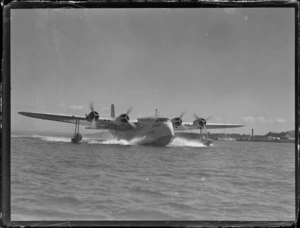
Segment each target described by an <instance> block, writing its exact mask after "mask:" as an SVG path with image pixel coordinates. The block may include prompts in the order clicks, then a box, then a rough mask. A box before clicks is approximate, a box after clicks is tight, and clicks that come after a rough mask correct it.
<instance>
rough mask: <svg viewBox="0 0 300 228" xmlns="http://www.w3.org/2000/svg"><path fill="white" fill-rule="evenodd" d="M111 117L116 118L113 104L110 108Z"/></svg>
mask: <svg viewBox="0 0 300 228" xmlns="http://www.w3.org/2000/svg"><path fill="white" fill-rule="evenodd" d="M110 116H111V117H113V118H115V106H114V105H113V104H111V107H110Z"/></svg>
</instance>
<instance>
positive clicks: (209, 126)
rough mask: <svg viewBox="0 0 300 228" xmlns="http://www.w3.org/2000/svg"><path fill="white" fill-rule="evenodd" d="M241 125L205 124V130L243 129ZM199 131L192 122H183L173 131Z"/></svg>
mask: <svg viewBox="0 0 300 228" xmlns="http://www.w3.org/2000/svg"><path fill="white" fill-rule="evenodd" d="M243 126H245V125H242V124H223V123H207V124H206V129H224V128H237V127H243ZM193 129H199V127H198V126H196V125H194V123H193V122H183V123H182V124H181V125H180V126H178V127H174V130H175V131H184V130H193Z"/></svg>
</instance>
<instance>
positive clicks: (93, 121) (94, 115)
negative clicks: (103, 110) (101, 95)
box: [86, 102, 99, 128]
mask: <svg viewBox="0 0 300 228" xmlns="http://www.w3.org/2000/svg"><path fill="white" fill-rule="evenodd" d="M89 106H90V110H91V112H90V113H89V114H88V115H86V119H87V120H88V121H90V122H91V127H92V128H96V120H97V119H99V114H98V112H96V111H95V109H94V103H93V102H90V105H89Z"/></svg>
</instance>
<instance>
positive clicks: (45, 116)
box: [19, 112, 135, 131]
mask: <svg viewBox="0 0 300 228" xmlns="http://www.w3.org/2000/svg"><path fill="white" fill-rule="evenodd" d="M19 114H21V115H23V116H27V117H31V118H36V119H42V120H51V121H57V122H64V123H72V124H75V123H76V120H79V124H80V125H83V126H86V128H87V129H104V130H120V131H126V130H132V129H133V127H132V124H133V123H135V122H132V121H131V122H130V123H120V122H119V121H118V120H117V119H116V118H112V117H105V118H101V117H100V118H99V119H97V120H96V121H95V124H92V122H90V121H87V119H86V116H77V115H62V114H53V113H34V112H19Z"/></svg>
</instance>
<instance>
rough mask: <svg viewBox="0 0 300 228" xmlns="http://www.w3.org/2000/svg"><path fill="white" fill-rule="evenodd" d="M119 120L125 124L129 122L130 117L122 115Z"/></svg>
mask: <svg viewBox="0 0 300 228" xmlns="http://www.w3.org/2000/svg"><path fill="white" fill-rule="evenodd" d="M117 120H118V121H120V122H121V123H123V124H125V123H128V122H129V116H128V115H127V114H122V115H120V116H119V117H118V118H117Z"/></svg>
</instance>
